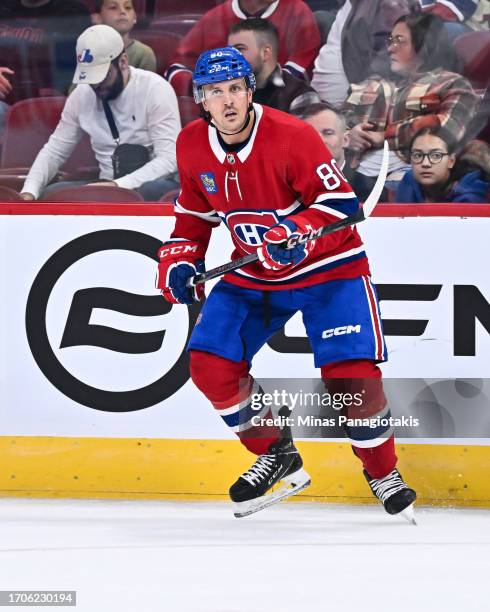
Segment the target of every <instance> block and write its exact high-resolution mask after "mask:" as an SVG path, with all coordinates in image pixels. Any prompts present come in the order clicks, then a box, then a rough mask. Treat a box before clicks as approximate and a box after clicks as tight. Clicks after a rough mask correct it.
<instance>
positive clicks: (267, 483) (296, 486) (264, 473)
mask: <svg viewBox="0 0 490 612" xmlns="http://www.w3.org/2000/svg"><path fill="white" fill-rule="evenodd" d="M279 481H282V482H283V485H282V486H281V487H280V488H279V489H277V490H276V491H273V492H272V493H268V494H267V495H266V493H267V491H269V489H271V488H272V487H273V486H274V485H275V484H276V483H278V482H279ZM310 483H311V479H310V476H309V474H308V473H307V472H306V471H305V470H304V469H303V460H302V459H301V456H300V454H299V452H298V450H297V449H296V447H295V446H294V444H293V441H292V439H291V438H289V437H287V438H281V439H280V440H278V441H277V442H276V443H275V444H271V445H270V447H269V450H268V453H267V454H265V455H259V456H258V457H257V460H256V462H255V463H254V464H253V466H252V467H251V468H250V469H249V470H247V471H246V472H245V473H244V474H242V475H241V476H240V478H239V479H238V480H237V481H236V482H235V484H233V485H232V486H231V488H230V497H231V500H232V501H233V502H234V514H235V516H236V517H237V518H241V517H242V516H247V515H249V514H253V513H254V512H258V511H259V510H263V509H264V508H267V507H268V506H272V504H275V503H277V502H279V501H281V500H282V499H285V498H286V497H289V496H290V495H295V494H296V493H299V492H300V491H302V490H303V489H306V487H307V486H308V485H309V484H310Z"/></svg>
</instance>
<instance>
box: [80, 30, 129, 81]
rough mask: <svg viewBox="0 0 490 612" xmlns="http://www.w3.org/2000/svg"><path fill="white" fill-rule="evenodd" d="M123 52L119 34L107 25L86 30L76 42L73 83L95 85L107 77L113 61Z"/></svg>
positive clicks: (122, 43)
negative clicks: (75, 64) (75, 67)
mask: <svg viewBox="0 0 490 612" xmlns="http://www.w3.org/2000/svg"><path fill="white" fill-rule="evenodd" d="M123 51H124V41H123V39H122V36H121V35H120V34H119V32H116V30H115V29H114V28H111V27H110V26H107V25H96V26H92V27H91V28H88V29H87V30H85V32H83V34H82V35H81V36H80V37H79V38H78V40H77V69H76V70H75V75H74V77H73V82H74V83H88V84H89V85H97V84H98V83H101V82H102V81H103V80H104V79H105V78H106V76H107V73H108V72H109V68H110V67H111V63H112V61H113V60H115V59H116V58H118V57H119V56H120V55H121V53H122V52H123Z"/></svg>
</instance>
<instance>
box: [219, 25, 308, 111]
mask: <svg viewBox="0 0 490 612" xmlns="http://www.w3.org/2000/svg"><path fill="white" fill-rule="evenodd" d="M228 45H230V46H231V47H235V48H236V49H238V51H240V53H241V54H242V55H244V56H245V58H246V59H247V60H248V62H249V64H250V65H251V66H252V70H253V72H254V75H255V80H256V87H257V89H256V90H255V92H254V96H253V98H254V102H258V103H259V104H265V105H267V106H271V107H272V108H277V109H278V110H282V111H284V112H286V113H288V112H293V111H296V110H297V109H299V108H300V107H303V106H308V105H309V104H313V103H314V102H320V98H319V97H318V94H317V93H316V91H315V90H314V89H313V88H311V87H310V86H309V85H307V83H305V81H304V80H303V79H299V78H298V77H296V76H294V75H292V74H290V73H289V72H287V71H286V70H283V69H282V68H281V66H280V64H278V63H277V51H278V45H279V34H278V32H277V28H276V26H275V25H274V24H273V23H272V22H270V21H267V19H261V18H260V17H259V18H252V19H243V20H242V21H239V22H238V23H235V24H234V25H233V26H232V28H231V31H230V35H229V36H228Z"/></svg>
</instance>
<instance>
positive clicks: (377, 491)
mask: <svg viewBox="0 0 490 612" xmlns="http://www.w3.org/2000/svg"><path fill="white" fill-rule="evenodd" d="M363 472H364V476H365V478H366V480H367V481H368V484H369V486H370V487H371V491H372V492H373V495H374V496H375V497H377V498H378V499H379V500H380V501H381V503H382V504H383V506H384V508H385V510H386V512H388V514H400V515H401V516H403V517H404V518H405V519H406V520H407V521H408V522H409V523H412V525H416V524H417V523H416V522H415V517H414V512H413V503H414V501H415V499H416V497H417V494H416V493H415V491H414V490H413V489H410V488H409V487H407V485H406V484H405V483H404V482H403V478H402V477H401V475H400V472H399V471H398V470H397V469H396V468H395V469H394V470H393V471H391V472H390V473H389V474H388V475H387V476H385V477H384V478H371V476H370V475H369V474H368V473H367V472H366V470H363Z"/></svg>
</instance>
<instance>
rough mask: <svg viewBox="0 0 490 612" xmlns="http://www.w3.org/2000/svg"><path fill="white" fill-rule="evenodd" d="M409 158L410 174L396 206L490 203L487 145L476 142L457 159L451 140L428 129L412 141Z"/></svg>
mask: <svg viewBox="0 0 490 612" xmlns="http://www.w3.org/2000/svg"><path fill="white" fill-rule="evenodd" d="M477 147H478V148H477ZM409 156H410V163H411V170H409V171H408V172H407V173H406V174H405V176H404V177H403V179H402V181H401V182H400V184H399V185H398V189H397V192H396V201H397V202H413V203H423V202H486V201H487V196H488V194H489V191H490V183H489V175H490V148H489V147H488V145H486V144H485V143H483V142H481V141H473V142H472V145H471V147H469V148H467V149H466V150H464V151H463V152H462V153H461V155H460V156H458V157H456V154H455V147H454V145H451V144H449V138H447V137H444V136H443V134H442V132H441V131H440V130H438V129H434V128H425V129H423V130H421V131H420V132H419V133H418V134H417V135H416V136H415V138H414V139H413V140H412V143H411V145H410V152H409Z"/></svg>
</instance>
